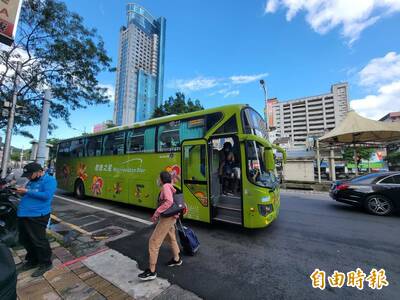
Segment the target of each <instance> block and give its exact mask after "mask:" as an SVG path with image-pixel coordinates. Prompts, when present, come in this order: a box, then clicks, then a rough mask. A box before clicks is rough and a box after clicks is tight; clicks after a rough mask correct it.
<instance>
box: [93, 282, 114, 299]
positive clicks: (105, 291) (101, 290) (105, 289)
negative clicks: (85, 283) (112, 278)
mask: <svg viewBox="0 0 400 300" xmlns="http://www.w3.org/2000/svg"><path fill="white" fill-rule="evenodd" d="M110 287H111V283H109V284H107V285H103V286H101V287H98V288H96V291H98V292H99V293H100V294H102V295H103V296H106V297H107V296H111V295H112V294H113V293H112V292H110V289H109V288H110Z"/></svg>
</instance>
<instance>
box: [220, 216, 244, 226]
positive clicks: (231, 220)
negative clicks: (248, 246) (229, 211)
mask: <svg viewBox="0 0 400 300" xmlns="http://www.w3.org/2000/svg"><path fill="white" fill-rule="evenodd" d="M213 220H214V221H219V222H224V223H231V224H236V225H242V221H241V220H237V219H236V218H231V217H228V216H224V217H215V218H214V219H213Z"/></svg>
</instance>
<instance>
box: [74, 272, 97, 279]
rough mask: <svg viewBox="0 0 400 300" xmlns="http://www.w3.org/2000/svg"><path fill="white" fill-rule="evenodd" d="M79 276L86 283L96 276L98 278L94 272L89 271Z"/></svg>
mask: <svg viewBox="0 0 400 300" xmlns="http://www.w3.org/2000/svg"><path fill="white" fill-rule="evenodd" d="M78 276H79V278H80V279H82V280H83V281H86V280H88V279H90V278H92V277H95V276H96V273H94V272H92V271H88V272H85V273H82V274H79V275H78Z"/></svg>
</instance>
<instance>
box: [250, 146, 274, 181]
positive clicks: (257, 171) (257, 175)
mask: <svg viewBox="0 0 400 300" xmlns="http://www.w3.org/2000/svg"><path fill="white" fill-rule="evenodd" d="M246 161H247V163H246V165H247V176H248V179H249V181H250V182H252V183H254V184H256V185H259V186H263V187H273V186H274V185H275V184H276V181H277V180H276V176H275V174H274V173H273V172H271V171H267V169H266V164H265V161H264V147H263V146H262V145H260V144H259V143H258V142H255V141H247V142H246Z"/></svg>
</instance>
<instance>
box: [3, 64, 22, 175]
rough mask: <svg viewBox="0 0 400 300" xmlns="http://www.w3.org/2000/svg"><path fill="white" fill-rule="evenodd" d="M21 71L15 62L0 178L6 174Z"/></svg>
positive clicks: (19, 65)
mask: <svg viewBox="0 0 400 300" xmlns="http://www.w3.org/2000/svg"><path fill="white" fill-rule="evenodd" d="M20 71H21V63H20V62H17V67H16V68H15V75H14V84H13V96H12V102H11V107H10V113H9V115H8V124H7V131H6V138H5V140H4V150H3V160H2V162H1V176H0V177H1V178H5V177H6V176H7V167H8V160H9V158H10V148H11V136H12V131H13V128H14V116H15V107H16V106H17V96H18V75H19V73H20Z"/></svg>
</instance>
